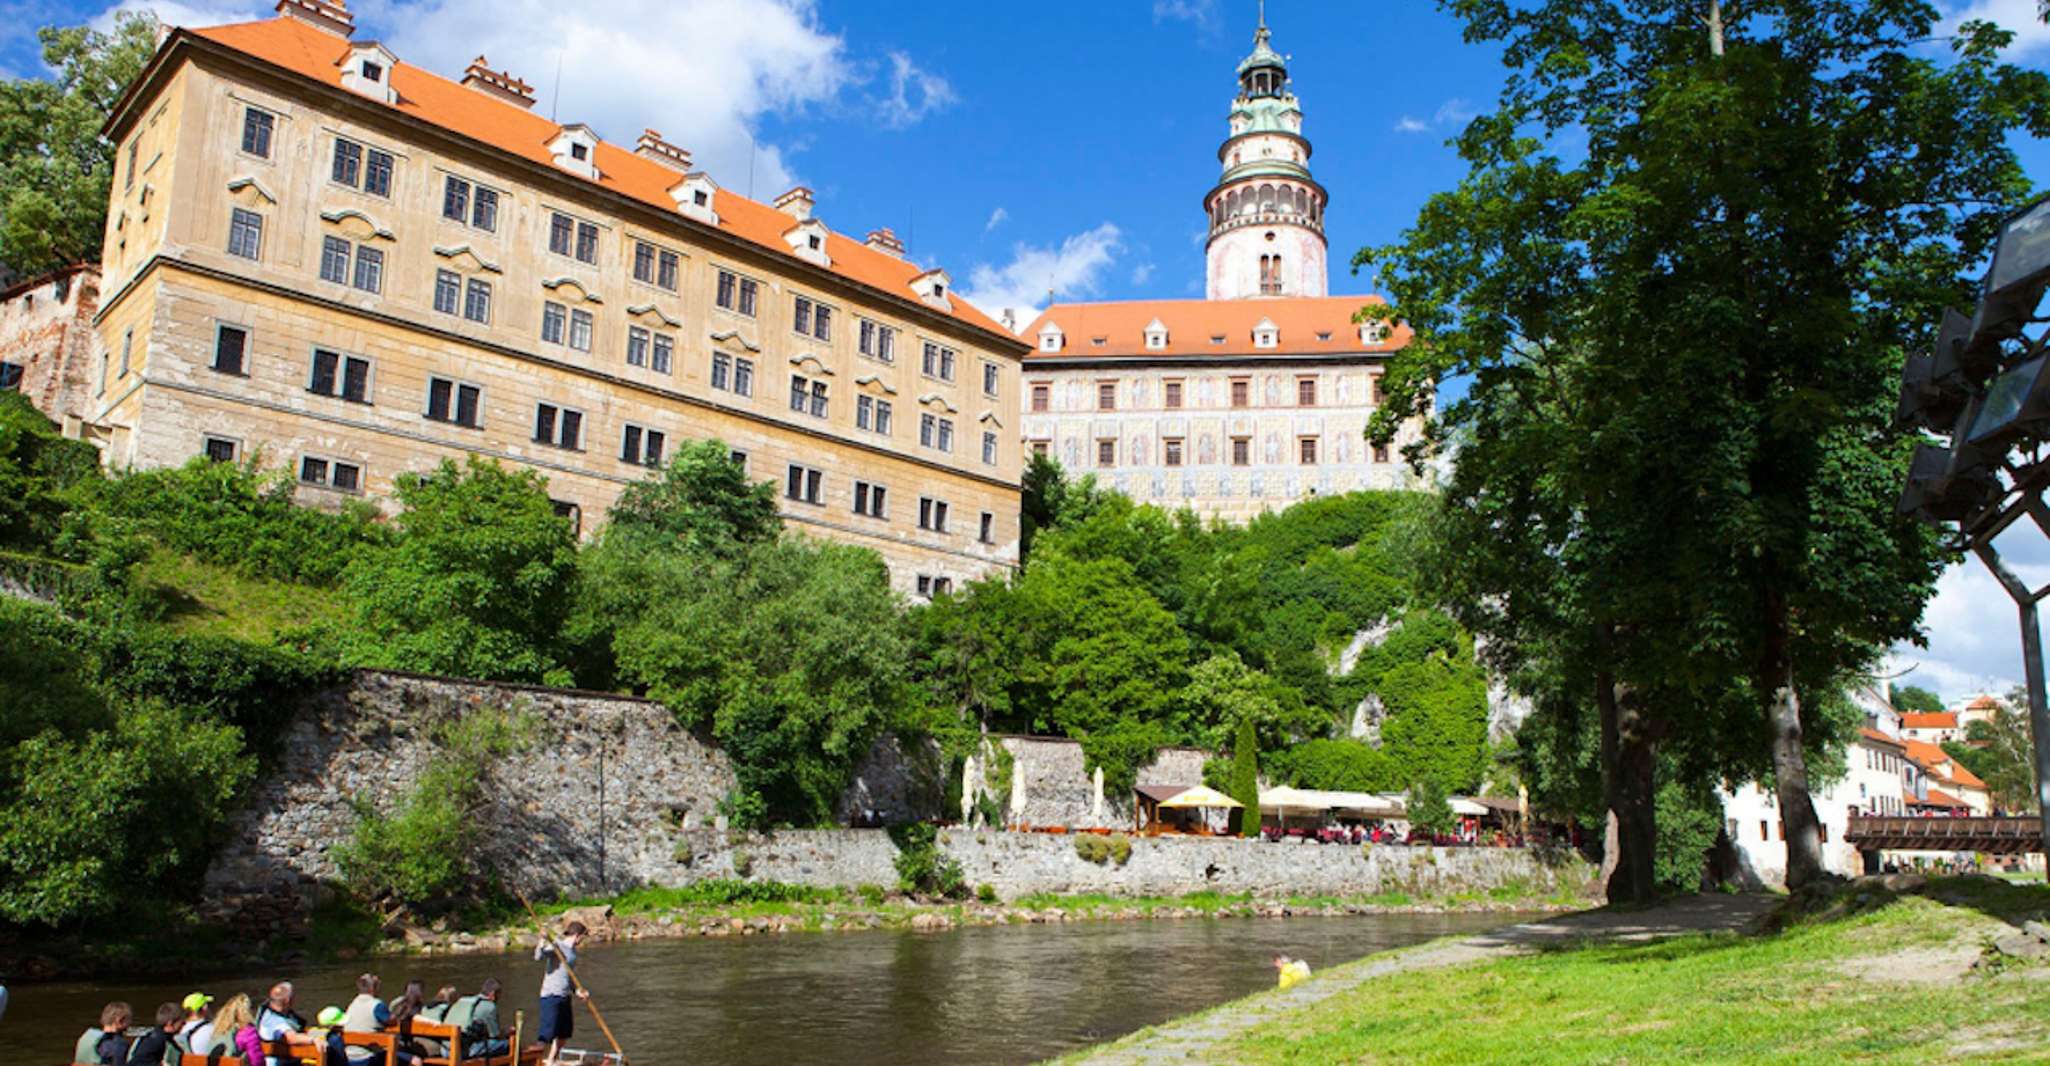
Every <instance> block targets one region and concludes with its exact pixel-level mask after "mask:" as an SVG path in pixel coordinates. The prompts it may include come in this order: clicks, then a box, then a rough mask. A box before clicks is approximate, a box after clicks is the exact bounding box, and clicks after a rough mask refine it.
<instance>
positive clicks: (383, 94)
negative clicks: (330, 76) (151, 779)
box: [342, 41, 399, 104]
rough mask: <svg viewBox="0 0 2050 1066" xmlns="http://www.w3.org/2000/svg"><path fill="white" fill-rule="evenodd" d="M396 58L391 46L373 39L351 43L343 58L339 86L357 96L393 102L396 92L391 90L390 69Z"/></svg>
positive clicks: (396, 61) (397, 96)
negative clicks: (340, 83)
mask: <svg viewBox="0 0 2050 1066" xmlns="http://www.w3.org/2000/svg"><path fill="white" fill-rule="evenodd" d="M398 61H399V57H398V56H395V55H393V54H392V53H391V49H389V48H386V47H385V46H383V45H381V44H378V43H377V42H376V41H360V42H358V43H356V44H353V45H351V46H349V54H348V55H347V56H344V57H343V59H342V88H344V89H347V90H349V91H350V92H352V93H355V94H356V95H358V96H367V97H369V98H371V99H372V100H379V101H382V102H384V103H387V104H396V103H398V102H399V94H398V93H397V92H394V91H393V90H392V87H391V71H392V68H393V67H394V66H396V65H397V64H398Z"/></svg>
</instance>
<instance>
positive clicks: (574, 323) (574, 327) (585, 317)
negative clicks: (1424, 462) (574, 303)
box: [565, 307, 598, 354]
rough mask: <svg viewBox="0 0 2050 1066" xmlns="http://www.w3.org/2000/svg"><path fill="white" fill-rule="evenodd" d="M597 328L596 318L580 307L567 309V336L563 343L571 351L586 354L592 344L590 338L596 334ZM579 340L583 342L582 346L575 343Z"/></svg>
mask: <svg viewBox="0 0 2050 1066" xmlns="http://www.w3.org/2000/svg"><path fill="white" fill-rule="evenodd" d="M597 327H598V320H597V318H596V316H594V315H592V314H591V312H589V311H586V310H584V309H583V308H581V307H572V308H570V309H569V336H568V339H567V340H566V341H565V343H566V344H567V345H568V346H569V348H570V349H571V350H572V351H579V352H584V353H586V354H588V353H589V352H590V351H591V346H592V344H593V343H594V342H593V340H592V337H593V335H594V334H596V333H597V332H598V328H597ZM579 339H581V340H582V341H583V343H582V344H578V343H577V341H578V340H579Z"/></svg>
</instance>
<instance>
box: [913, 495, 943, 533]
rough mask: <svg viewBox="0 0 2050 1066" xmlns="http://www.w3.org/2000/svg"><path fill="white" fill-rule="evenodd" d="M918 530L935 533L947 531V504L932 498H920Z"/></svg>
mask: <svg viewBox="0 0 2050 1066" xmlns="http://www.w3.org/2000/svg"><path fill="white" fill-rule="evenodd" d="M918 528H920V529H923V530H928V531H930V532H933V533H945V532H946V531H947V503H946V501H945V500H935V499H933V498H932V497H930V496H920V497H919V498H918Z"/></svg>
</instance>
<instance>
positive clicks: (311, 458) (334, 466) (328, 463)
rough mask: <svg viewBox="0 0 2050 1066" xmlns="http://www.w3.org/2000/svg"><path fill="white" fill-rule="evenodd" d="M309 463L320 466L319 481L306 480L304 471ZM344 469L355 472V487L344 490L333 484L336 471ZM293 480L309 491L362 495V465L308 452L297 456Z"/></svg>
mask: <svg viewBox="0 0 2050 1066" xmlns="http://www.w3.org/2000/svg"><path fill="white" fill-rule="evenodd" d="M309 463H319V464H320V466H321V476H320V478H319V480H311V479H308V478H307V476H306V469H307V464H309ZM344 467H346V468H348V469H350V470H354V471H355V472H356V474H355V481H356V483H355V485H353V486H350V487H346V488H345V487H343V486H341V485H337V484H335V473H336V471H337V470H339V469H341V468H344ZM293 480H294V482H295V483H296V484H298V485H301V486H303V487H305V488H309V489H320V490H323V491H325V492H340V493H344V494H346V495H350V496H361V495H363V480H364V478H363V464H362V463H352V462H346V461H344V460H341V459H336V458H333V457H331V456H326V455H317V454H313V453H310V452H301V453H300V455H299V468H298V470H297V471H295V472H294V473H293Z"/></svg>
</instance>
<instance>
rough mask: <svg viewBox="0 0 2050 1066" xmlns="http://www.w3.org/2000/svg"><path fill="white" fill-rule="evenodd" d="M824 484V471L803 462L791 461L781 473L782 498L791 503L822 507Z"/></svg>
mask: <svg viewBox="0 0 2050 1066" xmlns="http://www.w3.org/2000/svg"><path fill="white" fill-rule="evenodd" d="M825 486H826V472H825V471H823V470H820V469H819V468H818V467H815V466H806V465H805V464H803V463H791V464H789V465H788V466H787V467H786V469H785V471H784V475H783V498H784V499H786V500H790V501H792V502H793V503H808V504H811V505H812V506H813V507H823V506H825V502H826V487H825Z"/></svg>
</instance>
